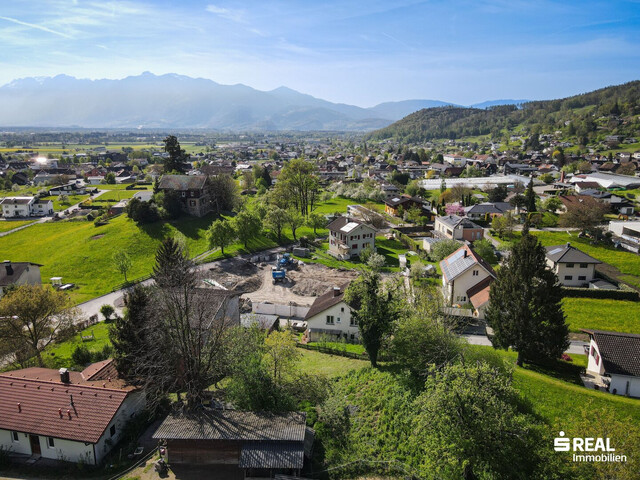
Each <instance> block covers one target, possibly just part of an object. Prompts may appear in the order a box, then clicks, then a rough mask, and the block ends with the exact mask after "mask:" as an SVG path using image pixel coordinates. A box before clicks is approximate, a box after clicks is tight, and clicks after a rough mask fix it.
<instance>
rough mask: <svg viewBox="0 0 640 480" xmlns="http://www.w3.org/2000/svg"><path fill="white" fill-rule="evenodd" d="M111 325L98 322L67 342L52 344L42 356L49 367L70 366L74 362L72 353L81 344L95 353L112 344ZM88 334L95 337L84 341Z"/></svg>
mask: <svg viewBox="0 0 640 480" xmlns="http://www.w3.org/2000/svg"><path fill="white" fill-rule="evenodd" d="M109 326H110V323H106V322H100V323H96V324H95V325H92V326H91V327H89V328H86V329H84V330H82V331H80V332H78V333H77V334H76V335H74V336H73V337H71V338H70V339H68V340H67V341H65V342H62V343H59V344H54V345H50V347H49V348H47V349H46V350H45V351H44V352H43V354H42V358H43V359H44V361H45V363H46V365H47V366H48V367H49V368H61V367H66V368H69V367H70V366H71V365H72V364H73V361H72V360H71V354H72V353H73V351H74V350H75V349H76V348H77V347H79V346H80V345H84V346H85V347H87V350H89V351H90V352H92V353H94V352H99V351H101V350H102V349H103V348H104V346H105V345H110V344H111V342H110V341H109ZM88 336H93V339H92V340H86V341H82V337H88Z"/></svg>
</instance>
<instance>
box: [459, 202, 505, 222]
mask: <svg viewBox="0 0 640 480" xmlns="http://www.w3.org/2000/svg"><path fill="white" fill-rule="evenodd" d="M513 209H514V207H513V205H511V204H510V203H509V202H483V203H476V204H475V205H471V206H470V207H465V209H464V212H465V215H466V216H467V217H468V218H470V219H471V220H490V219H492V218H493V217H499V216H502V215H504V214H505V213H507V212H509V211H511V210H513Z"/></svg>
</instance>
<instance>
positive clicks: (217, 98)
mask: <svg viewBox="0 0 640 480" xmlns="http://www.w3.org/2000/svg"><path fill="white" fill-rule="evenodd" d="M523 102H525V100H493V101H489V102H483V103H481V104H476V105H472V106H477V107H478V108H485V107H487V106H493V105H503V104H506V103H523ZM0 105H2V106H3V108H2V109H0V126H4V127H25V126H26V127H54V128H64V127H84V128H158V129H161V128H203V129H212V130H221V131H260V130H263V131H278V130H297V131H312V130H333V131H369V130H375V129H378V128H382V127H385V126H387V125H390V124H391V123H393V122H394V121H397V120H399V119H401V118H403V117H405V116H406V115H409V114H411V113H413V112H415V111H418V110H421V109H424V108H431V107H440V106H446V105H454V104H452V103H450V102H442V101H438V100H405V101H399V102H385V103H381V104H379V105H376V106H375V107H370V108H361V107H357V106H354V105H347V104H343V103H333V102H329V101H326V100H322V99H319V98H316V97H313V96H311V95H306V94H303V93H300V92H297V91H295V90H292V89H290V88H287V87H279V88H276V89H275V90H271V91H260V90H256V89H254V88H251V87H248V86H246V85H242V84H237V85H222V84H219V83H216V82H214V81H212V80H208V79H203V78H191V77H187V76H183V75H177V74H166V75H154V74H152V73H149V72H145V73H143V74H141V75H137V76H130V77H126V78H124V79H121V80H107V79H103V80H88V79H77V78H74V77H70V76H67V75H57V76H55V77H39V78H33V77H29V78H22V79H19V80H14V81H12V82H11V83H8V84H6V85H4V86H2V87H0Z"/></svg>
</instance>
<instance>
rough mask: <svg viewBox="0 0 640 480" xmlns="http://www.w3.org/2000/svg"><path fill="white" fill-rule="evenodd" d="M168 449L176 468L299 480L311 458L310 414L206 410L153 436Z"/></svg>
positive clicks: (176, 418)
mask: <svg viewBox="0 0 640 480" xmlns="http://www.w3.org/2000/svg"><path fill="white" fill-rule="evenodd" d="M153 438H155V439H158V440H160V441H162V442H164V443H165V444H166V461H167V463H169V465H170V466H171V468H172V469H173V470H175V468H176V467H177V468H180V466H190V467H194V466H199V467H203V466H209V467H211V469H212V470H217V469H220V470H223V469H224V470H225V471H229V467H233V466H236V467H237V469H238V470H237V475H234V477H235V478H247V477H251V478H273V476H274V475H276V474H284V475H290V476H294V477H299V476H300V472H301V471H302V468H303V466H304V460H305V456H307V457H308V456H309V455H310V453H311V446H312V444H313V430H311V429H310V428H307V426H306V414H305V413H298V412H290V413H285V414H269V413H256V412H245V411H238V410H219V409H204V410H201V411H198V412H194V413H181V414H171V415H169V416H168V417H167V418H166V419H165V420H164V421H163V422H162V424H161V425H160V427H158V430H157V431H156V433H155V434H154V435H153Z"/></svg>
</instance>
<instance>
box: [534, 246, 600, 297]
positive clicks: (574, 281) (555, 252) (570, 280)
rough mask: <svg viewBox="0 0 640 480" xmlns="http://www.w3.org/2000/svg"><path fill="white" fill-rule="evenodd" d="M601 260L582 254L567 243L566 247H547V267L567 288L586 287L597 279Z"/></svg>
mask: <svg viewBox="0 0 640 480" xmlns="http://www.w3.org/2000/svg"><path fill="white" fill-rule="evenodd" d="M599 263H602V262H601V261H600V260H596V259H595V258H593V257H591V256H589V255H587V254H586V253H584V252H581V251H580V250H578V249H577V248H576V247H572V246H571V244H570V243H568V242H567V244H566V245H555V246H551V247H547V266H548V267H549V268H550V269H551V270H553V272H554V273H555V274H556V275H557V276H558V280H559V281H560V283H561V284H562V285H564V286H565V287H586V286H588V284H589V282H590V281H592V280H593V279H594V278H595V274H596V265H597V264H599Z"/></svg>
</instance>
